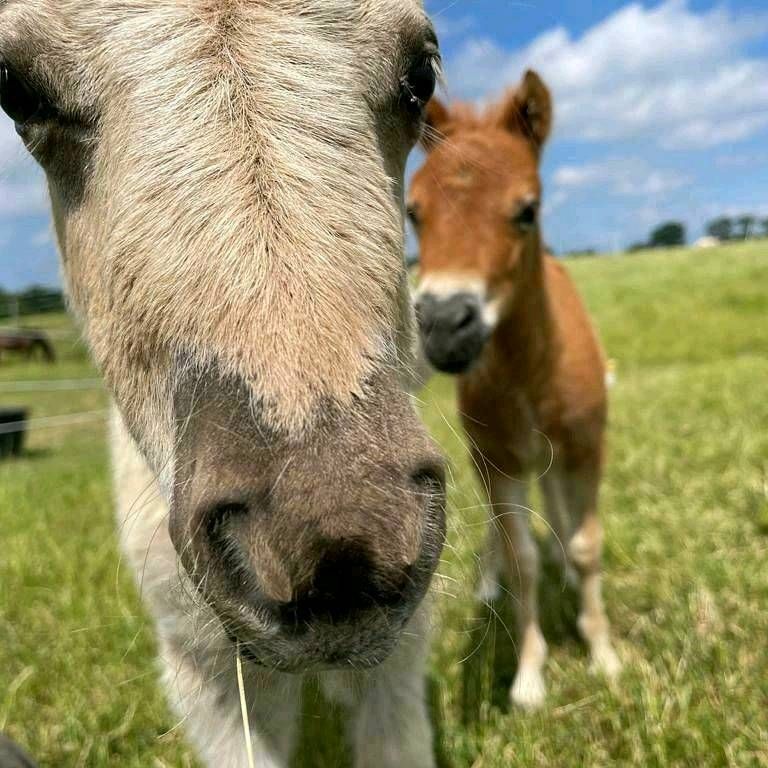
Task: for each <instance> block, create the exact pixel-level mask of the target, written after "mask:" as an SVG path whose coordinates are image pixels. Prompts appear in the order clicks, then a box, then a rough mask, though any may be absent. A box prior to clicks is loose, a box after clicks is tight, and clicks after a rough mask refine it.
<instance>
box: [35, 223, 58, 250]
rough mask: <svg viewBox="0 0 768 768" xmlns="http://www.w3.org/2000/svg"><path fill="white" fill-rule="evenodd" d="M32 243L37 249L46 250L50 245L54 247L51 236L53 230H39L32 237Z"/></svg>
mask: <svg viewBox="0 0 768 768" xmlns="http://www.w3.org/2000/svg"><path fill="white" fill-rule="evenodd" d="M30 242H31V243H32V245H34V246H35V247H36V248H45V247H47V246H49V245H52V244H53V235H52V234H51V230H50V229H49V228H48V227H46V228H45V229H41V230H38V231H37V232H35V234H34V235H32V237H31V238H30Z"/></svg>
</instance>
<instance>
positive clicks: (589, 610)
mask: <svg viewBox="0 0 768 768" xmlns="http://www.w3.org/2000/svg"><path fill="white" fill-rule="evenodd" d="M566 477H567V483H566V487H567V489H568V490H567V499H568V505H569V507H570V511H571V518H572V520H573V525H574V533H573V535H572V536H571V538H570V540H569V542H568V556H569V558H570V560H571V562H572V563H573V565H574V566H575V568H576V570H577V572H578V574H579V578H580V582H581V583H580V592H581V609H580V613H579V631H580V632H581V634H582V637H583V638H584V640H585V641H586V643H587V645H588V646H589V650H590V655H591V657H592V669H593V670H594V671H596V672H601V673H603V674H604V675H606V676H607V677H609V678H613V677H616V675H618V673H619V672H620V670H621V662H620V661H619V657H618V656H617V655H616V652H615V651H614V650H613V646H612V644H611V638H610V624H609V622H608V617H607V616H606V615H605V607H604V606H603V597H602V585H601V578H602V574H601V559H602V549H603V528H602V525H601V524H600V520H599V518H598V515H597V497H598V487H599V483H600V475H599V471H597V470H596V469H593V468H591V467H590V468H586V469H582V470H579V471H570V472H568V474H567V476H566Z"/></svg>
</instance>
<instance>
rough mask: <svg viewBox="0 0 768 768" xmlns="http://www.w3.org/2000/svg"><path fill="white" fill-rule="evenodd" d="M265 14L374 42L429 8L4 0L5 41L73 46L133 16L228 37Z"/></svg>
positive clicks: (343, 2) (358, 3)
mask: <svg viewBox="0 0 768 768" xmlns="http://www.w3.org/2000/svg"><path fill="white" fill-rule="evenodd" d="M260 17H261V19H262V20H263V21H264V22H265V23H267V24H268V22H269V19H270V18H272V19H275V18H283V19H286V20H289V19H291V18H299V19H300V20H301V22H302V24H303V26H304V27H305V28H306V29H310V30H312V31H314V32H317V33H318V34H325V35H328V36H332V37H334V38H336V39H344V38H346V39H348V40H350V41H356V40H359V41H360V42H361V43H363V42H366V41H367V42H369V43H370V42H375V41H377V40H384V39H386V38H387V37H390V38H391V36H392V33H393V27H398V26H399V25H401V24H407V23H408V21H409V20H411V21H412V22H413V23H415V24H418V23H419V22H420V21H421V20H422V19H423V18H424V11H423V3H422V1H421V0H250V2H248V1H246V2H242V0H121V2H112V1H111V0H107V2H105V1H104V0H0V43H2V42H4V40H3V36H4V35H8V34H10V35H13V33H14V32H15V33H26V34H32V35H34V36H35V37H36V38H37V39H38V40H40V41H42V40H50V41H52V42H53V41H54V40H55V38H56V36H57V34H61V33H64V34H66V36H67V39H66V41H63V42H66V45H67V46H68V47H70V48H71V47H72V46H73V45H76V44H77V43H78V41H79V39H83V40H88V41H89V42H93V40H94V38H97V37H99V36H102V35H105V34H106V35H108V34H109V32H110V31H112V30H113V29H114V24H115V23H120V22H131V21H133V22H135V23H136V24H137V27H136V31H138V30H139V29H140V28H141V26H142V25H143V23H145V22H146V23H154V22H160V23H162V22H163V20H166V21H167V20H172V19H174V18H175V19H184V20H185V23H186V24H187V25H188V27H189V28H192V27H194V26H195V23H197V24H198V25H199V28H200V32H201V34H205V33H206V32H208V33H210V32H211V31H215V32H216V33H217V34H219V35H220V36H221V37H223V38H226V37H236V36H237V35H239V34H240V33H241V32H242V31H243V27H244V26H247V25H248V24H251V23H253V22H258V20H259V18H260ZM126 31H127V30H126Z"/></svg>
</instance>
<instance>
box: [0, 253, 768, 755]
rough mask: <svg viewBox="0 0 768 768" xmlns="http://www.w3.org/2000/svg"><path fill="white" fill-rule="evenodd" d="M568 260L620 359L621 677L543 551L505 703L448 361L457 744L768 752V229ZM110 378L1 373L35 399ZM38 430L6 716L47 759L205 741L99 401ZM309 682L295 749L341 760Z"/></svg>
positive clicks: (3, 592) (11, 471) (572, 751)
mask: <svg viewBox="0 0 768 768" xmlns="http://www.w3.org/2000/svg"><path fill="white" fill-rule="evenodd" d="M569 268H570V269H571V271H572V273H573V274H574V276H575V277H576V280H577V281H578V283H579V285H580V287H581V289H582V290H583V292H584V295H585V296H586V298H587V301H588V303H589V306H590V308H591V310H592V312H593V313H594V316H595V318H596V320H597V323H598V325H599V327H600V330H601V333H602V336H603V339H604V342H605V345H606V347H607V349H608V353H609V355H610V356H611V357H613V358H614V359H615V360H616V361H617V366H618V377H619V378H618V384H617V386H616V388H615V389H614V390H613V391H612V411H611V413H612V416H611V429H610V457H609V462H608V466H607V476H606V479H605V484H604V491H603V501H602V510H603V518H604V521H605V526H606V557H605V569H606V584H605V591H606V598H607V604H608V611H609V614H610V617H611V619H612V621H613V624H614V630H615V635H616V638H617V641H618V647H619V651H620V654H621V656H622V657H623V660H624V662H625V672H624V674H623V676H622V678H621V681H620V683H619V684H618V685H617V686H616V687H615V688H614V689H613V690H610V689H609V688H608V687H607V686H606V685H605V684H604V683H603V682H602V681H600V680H599V679H594V678H592V677H590V676H589V675H588V674H587V671H586V663H585V662H586V659H585V652H584V649H583V647H582V646H581V644H580V643H579V641H578V640H577V638H576V633H575V631H574V616H575V603H574V599H573V596H572V595H571V594H568V593H563V591H562V590H561V588H560V585H559V581H558V579H557V576H556V574H554V573H550V572H548V573H547V578H546V579H545V583H544V584H543V586H542V601H543V612H544V616H543V622H544V627H545V634H546V635H547V637H548V639H549V640H550V646H551V659H550V662H549V664H548V668H547V680H548V683H549V698H548V701H547V706H546V708H545V710H544V711H543V712H541V713H540V714H535V715H524V714H520V713H518V712H515V711H510V709H509V706H508V704H507V689H508V686H509V684H510V682H511V679H512V674H513V671H514V665H515V662H514V657H515V650H514V645H513V643H512V641H511V640H510V638H509V636H508V633H507V631H506V627H507V626H511V624H512V616H511V610H510V608H509V606H507V605H505V604H504V603H503V602H501V603H499V604H497V605H496V606H495V609H496V612H497V613H498V617H494V616H493V615H491V613H490V611H489V610H488V609H484V608H483V607H482V606H479V605H478V604H477V603H476V602H475V601H474V600H473V598H472V591H473V588H474V583H475V579H476V575H477V565H476V559H475V553H476V551H477V550H478V548H479V546H480V542H481V540H482V538H483V533H484V512H483V510H482V508H481V507H480V495H479V492H478V489H477V486H476V484H475V481H474V478H473V476H472V473H471V470H470V467H469V464H468V461H467V458H466V455H465V452H464V448H463V445H462V442H461V439H460V437H459V430H458V423H457V420H456V415H455V406H454V401H453V393H452V386H451V382H450V381H448V380H446V379H436V380H434V382H433V383H432V384H431V385H430V387H429V388H428V390H427V391H426V392H425V393H424V394H423V399H424V401H425V404H424V415H425V418H426V420H427V422H428V423H429V425H430V427H431V429H432V431H433V434H434V435H435V437H436V438H437V439H438V441H439V442H440V443H441V444H442V445H443V447H444V449H445V450H446V452H447V453H448V454H449V456H450V459H451V480H452V482H451V488H450V510H449V518H450V537H449V547H447V548H446V551H445V556H444V560H443V563H442V565H441V568H440V570H441V573H442V574H443V576H444V577H445V578H444V579H443V580H442V581H441V583H440V586H439V590H440V594H439V595H438V596H437V599H436V607H435V625H436V631H435V640H434V650H433V655H432V662H431V667H430V687H431V692H432V701H433V708H434V720H435V725H436V729H437V736H438V741H439V752H440V755H441V760H442V764H443V765H444V766H446V767H447V766H451V767H452V768H469V767H470V766H472V768H501V767H502V766H510V765H519V766H536V768H541V767H542V766H558V768H559V767H561V766H566V767H568V768H570V767H571V766H582V765H583V766H609V765H633V766H644V767H650V766H696V767H698V766H768V715H767V714H766V712H767V711H768V643H767V642H766V638H767V637H768V607H767V606H768V568H766V562H767V561H768V397H767V395H768V293H767V292H766V282H767V279H768V244H762V243H759V244H751V245H744V246H731V247H728V248H722V249H718V250H713V251H705V252H688V251H672V252H664V253H653V254H650V253H642V254H638V255H634V256H628V257H624V258H616V259H583V260H578V261H574V262H571V263H570V264H569ZM53 321H54V322H55V323H58V324H60V325H59V329H62V328H66V327H68V326H67V325H66V321H64V320H62V319H61V318H54V320H53ZM45 322H50V319H48V318H45ZM58 347H59V350H60V351H61V352H62V355H63V362H62V364H61V365H60V366H57V367H54V368H48V367H45V366H44V365H42V364H31V365H28V364H21V363H16V364H4V365H2V366H0V382H2V381H9V380H14V379H40V378H43V377H52V376H54V377H60V378H69V377H72V376H84V377H87V376H91V375H93V372H92V369H91V368H90V367H89V365H88V363H87V362H86V358H85V356H84V353H83V350H82V348H81V347H80V346H79V345H77V344H74V343H72V342H64V341H59V342H58ZM105 399H106V398H105V395H104V394H103V393H102V392H100V391H83V392H66V393H61V392H59V393H43V394H35V395H25V396H24V397H23V400H22V396H20V395H18V394H16V395H9V394H4V393H0V405H10V404H18V403H22V402H23V403H27V404H29V405H30V406H31V407H32V409H33V415H35V416H43V415H50V414H59V413H66V412H77V411H88V410H93V409H95V408H100V407H104V404H105ZM29 447H30V452H29V455H28V456H27V457H25V458H24V459H22V460H19V461H14V462H9V463H5V464H3V465H0V526H1V530H2V549H0V730H6V731H7V732H9V733H10V734H11V735H12V736H14V737H15V738H16V739H18V740H19V741H20V742H22V743H24V744H25V745H27V746H28V747H29V748H30V749H31V750H32V752H33V753H34V754H35V755H36V757H37V758H38V760H39V761H40V763H41V765H42V766H57V768H58V767H59V766H63V767H69V766H97V767H100V766H128V767H129V768H139V767H140V766H141V767H142V768H145V767H146V766H153V767H159V766H185V765H192V764H193V762H192V758H191V756H190V753H189V752H188V750H187V749H186V748H185V746H184V743H183V738H182V736H181V735H180V733H179V731H178V729H174V725H175V723H174V720H173V718H172V717H171V715H170V714H169V713H168V711H167V708H166V706H165V703H164V701H163V697H162V693H161V691H160V690H159V688H158V686H157V684H156V675H155V665H154V661H153V638H152V632H151V626H150V624H149V622H148V620H147V619H146V617H145V616H144V615H143V613H142V610H141V607H140V605H139V603H138V601H137V598H136V595H135V593H134V590H133V587H132V584H131V579H130V576H129V574H128V573H126V570H125V568H118V562H119V558H118V555H117V552H116V547H115V537H114V532H113V523H112V508H111V502H110V487H109V472H108V465H107V459H106V455H105V447H104V430H103V425H101V424H98V423H97V424H88V425H82V426H78V427H74V428H68V429H45V430H39V431H36V432H33V434H32V436H31V440H30V446H29ZM538 503H539V502H538V501H537V500H534V508H535V509H538ZM310 693H311V694H312V695H310V696H308V697H307V699H308V703H307V707H306V710H307V712H306V721H307V724H308V726H309V730H310V731H311V733H312V735H313V736H312V738H311V739H306V740H305V743H304V748H303V749H302V752H301V757H300V759H299V765H302V766H307V768H308V767H309V766H313V768H314V767H317V768H331V766H336V765H338V764H339V758H338V756H337V755H338V753H337V748H336V744H337V735H336V734H337V731H338V730H339V727H338V726H339V723H338V717H336V716H333V717H332V718H331V722H330V724H329V721H328V718H325V717H323V716H322V710H323V707H322V705H321V704H320V703H319V702H318V700H317V695H316V694H314V693H312V692H310ZM310 741H312V742H313V747H312V748H309V746H308V744H309V742H310Z"/></svg>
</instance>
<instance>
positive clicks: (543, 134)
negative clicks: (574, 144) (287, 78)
mask: <svg viewBox="0 0 768 768" xmlns="http://www.w3.org/2000/svg"><path fill="white" fill-rule="evenodd" d="M500 119H501V122H502V124H503V125H504V127H505V128H507V130H510V131H513V132H514V133H522V134H523V135H524V136H526V137H527V138H528V139H530V141H531V144H533V145H534V147H535V148H536V151H537V152H540V151H541V148H542V147H543V146H544V143H545V142H546V140H547V138H548V137H549V134H550V131H551V130H552V96H551V94H550V92H549V88H547V86H546V85H544V81H543V80H542V79H541V78H540V77H539V75H538V74H537V73H536V72H534V71H533V70H532V69H529V70H528V71H527V72H526V73H525V74H524V75H523V79H522V80H521V81H520V85H518V86H517V88H516V89H515V90H514V91H512V93H510V95H509V96H508V98H507V100H506V102H505V103H504V104H503V105H502V108H501V113H500Z"/></svg>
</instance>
